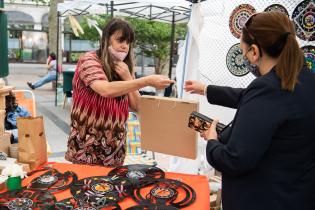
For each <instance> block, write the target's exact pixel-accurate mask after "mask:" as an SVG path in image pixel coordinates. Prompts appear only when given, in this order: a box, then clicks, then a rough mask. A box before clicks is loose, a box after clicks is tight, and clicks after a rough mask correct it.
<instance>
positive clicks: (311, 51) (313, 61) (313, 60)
mask: <svg viewBox="0 0 315 210" xmlns="http://www.w3.org/2000/svg"><path fill="white" fill-rule="evenodd" d="M302 50H303V52H304V56H305V62H306V66H307V68H309V69H310V70H311V71H312V72H313V73H315V46H312V45H306V46H304V47H302Z"/></svg>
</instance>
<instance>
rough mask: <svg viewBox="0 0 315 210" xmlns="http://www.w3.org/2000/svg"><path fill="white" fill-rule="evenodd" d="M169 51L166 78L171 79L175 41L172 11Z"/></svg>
mask: <svg viewBox="0 0 315 210" xmlns="http://www.w3.org/2000/svg"><path fill="white" fill-rule="evenodd" d="M171 33H172V34H171V51H170V66H169V71H168V77H169V78H172V67H173V53H174V41H175V12H174V11H173V18H172V32H171Z"/></svg>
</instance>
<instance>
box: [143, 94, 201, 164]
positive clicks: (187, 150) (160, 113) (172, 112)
mask: <svg viewBox="0 0 315 210" xmlns="http://www.w3.org/2000/svg"><path fill="white" fill-rule="evenodd" d="M197 110H198V102H196V101H188V100H182V99H177V98H166V97H156V96H142V97H141V102H140V111H139V116H140V128H141V148H142V149H145V150H149V151H155V152H160V153H164V154H168V155H174V156H179V157H185V158H190V159H196V157H197V146H198V144H197V132H196V131H194V130H192V129H190V128H189V127H188V126H187V125H188V119H189V115H190V113H191V112H193V111H197Z"/></svg>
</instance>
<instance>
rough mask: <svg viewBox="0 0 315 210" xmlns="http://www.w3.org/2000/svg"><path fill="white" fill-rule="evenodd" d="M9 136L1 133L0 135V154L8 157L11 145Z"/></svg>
mask: <svg viewBox="0 0 315 210" xmlns="http://www.w3.org/2000/svg"><path fill="white" fill-rule="evenodd" d="M10 138H11V134H10V133H6V132H5V133H3V134H1V135H0V152H5V153H6V154H7V155H8V156H9V155H10V153H9V152H10V150H9V149H10V145H11V140H10Z"/></svg>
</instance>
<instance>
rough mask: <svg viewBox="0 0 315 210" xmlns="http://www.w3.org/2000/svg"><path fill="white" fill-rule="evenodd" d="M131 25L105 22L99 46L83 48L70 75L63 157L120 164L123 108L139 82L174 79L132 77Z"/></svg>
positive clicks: (135, 105) (134, 100)
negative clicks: (68, 121)
mask: <svg viewBox="0 0 315 210" xmlns="http://www.w3.org/2000/svg"><path fill="white" fill-rule="evenodd" d="M133 44H134V31H133V29H132V28H131V26H130V25H129V23H127V22H126V21H124V20H121V19H112V20H111V21H110V22H109V23H108V24H107V25H106V27H105V28H104V30H103V35H102V38H101V42H100V48H99V50H97V51H96V52H88V53H86V54H84V55H83V56H82V57H81V58H80V60H79V61H78V64H77V67H76V71H75V75H74V78H73V106H72V110H71V131H70V136H69V139H68V150H67V152H66V159H67V160H69V161H71V162H73V163H80V164H91V165H104V166H120V165H122V164H123V162H124V159H125V151H126V148H125V147H126V129H125V123H126V120H127V118H128V111H129V108H131V109H132V110H134V111H137V110H138V109H139V100H140V94H139V92H138V89H139V88H142V87H145V86H153V87H155V88H157V89H162V88H165V87H167V86H169V85H170V84H171V83H173V82H174V81H172V80H170V79H168V78H167V77H165V76H162V75H150V76H147V77H143V78H139V79H135V78H134V54H133Z"/></svg>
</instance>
